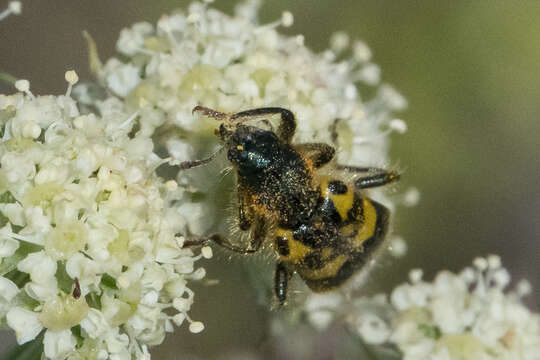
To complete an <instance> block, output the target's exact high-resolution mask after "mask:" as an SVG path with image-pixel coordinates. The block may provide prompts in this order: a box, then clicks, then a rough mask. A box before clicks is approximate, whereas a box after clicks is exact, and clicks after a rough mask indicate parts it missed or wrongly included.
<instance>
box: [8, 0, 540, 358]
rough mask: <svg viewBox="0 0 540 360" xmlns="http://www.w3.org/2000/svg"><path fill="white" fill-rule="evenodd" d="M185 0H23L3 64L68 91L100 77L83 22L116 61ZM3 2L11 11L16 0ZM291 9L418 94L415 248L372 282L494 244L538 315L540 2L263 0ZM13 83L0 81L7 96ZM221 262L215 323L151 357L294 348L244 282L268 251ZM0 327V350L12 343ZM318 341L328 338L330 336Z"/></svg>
mask: <svg viewBox="0 0 540 360" xmlns="http://www.w3.org/2000/svg"><path fill="white" fill-rule="evenodd" d="M188 3H189V2H188V1H170V0H156V1H148V0H131V1H125V0H116V1H102V0H94V1H81V0H51V1H39V2H38V1H35V2H34V1H27V2H24V9H23V14H22V15H21V16H18V17H15V16H12V17H10V18H8V19H7V20H5V21H3V22H1V23H0V71H3V72H8V73H10V74H12V75H14V76H16V77H19V78H27V79H29V80H30V81H31V89H32V91H33V92H34V93H38V94H48V93H54V94H59V93H63V92H65V88H66V84H65V81H64V72H65V71H66V70H67V69H72V68H74V69H76V70H77V72H78V73H79V76H80V77H81V79H90V75H89V72H88V69H87V67H88V66H87V58H86V44H85V42H84V41H83V38H82V35H81V32H82V30H88V31H89V32H90V33H91V34H92V35H93V37H94V38H95V40H96V42H97V44H98V47H99V51H100V55H101V57H102V59H106V58H108V57H110V56H112V55H113V54H114V46H115V41H116V39H117V37H118V33H119V31H120V30H121V29H122V28H123V27H126V26H129V25H130V24H132V23H134V22H137V21H141V20H147V21H150V22H155V21H156V20H157V19H158V18H159V16H160V15H161V14H163V13H166V12H169V11H170V10H172V9H175V8H178V7H185V6H186V5H187V4H188ZM235 3H236V1H231V0H218V1H217V2H216V3H215V7H217V8H219V9H223V10H225V11H228V12H231V9H232V8H233V6H234V4H235ZM0 4H1V6H0V8H5V7H6V6H7V1H2V2H0ZM283 10H290V11H291V12H293V14H294V15H295V23H294V25H293V27H292V28H290V29H287V31H286V32H287V33H290V34H298V33H301V34H304V35H305V38H306V44H307V45H308V46H310V47H312V48H313V49H314V50H317V51H319V50H323V49H325V48H326V47H327V44H328V40H329V37H330V35H331V34H332V33H333V32H335V31H338V30H344V31H346V32H348V33H349V34H350V35H351V37H352V38H359V39H363V40H364V41H365V42H366V43H367V44H368V45H369V46H370V48H371V49H372V51H373V53H374V61H375V63H377V64H378V65H380V66H381V68H382V71H383V80H384V81H385V82H389V83H391V84H393V85H394V86H395V87H396V88H397V89H398V90H400V91H401V92H402V93H403V94H404V95H405V96H406V97H407V99H408V101H409V109H408V110H407V111H406V112H404V113H401V114H398V115H399V116H400V117H401V118H403V119H405V120H406V121H407V124H408V126H409V131H408V132H407V133H406V134H405V135H401V136H400V135H392V137H393V139H392V151H391V154H392V156H391V158H392V161H393V162H395V163H397V164H398V165H399V167H400V168H402V169H403V170H405V171H404V176H403V181H402V182H401V185H400V189H402V190H405V189H407V188H408V187H409V186H416V187H418V188H419V189H420V191H421V194H422V196H421V201H420V203H419V205H418V206H416V207H414V208H410V209H404V208H400V209H399V212H398V215H397V218H396V219H395V227H394V228H395V232H396V233H398V234H400V235H402V236H403V237H404V238H405V239H406V240H407V242H408V246H409V252H408V254H407V256H406V257H405V258H403V259H399V260H393V261H388V260H387V261H385V264H384V266H383V267H382V268H381V269H380V270H379V271H377V272H376V273H375V274H374V279H373V280H372V281H371V285H372V286H371V288H372V289H376V290H385V291H389V289H391V288H392V287H393V286H394V285H396V284H397V283H399V282H402V281H404V280H405V279H406V276H407V272H408V270H409V269H411V268H415V267H420V268H422V269H424V270H425V272H426V274H427V275H426V277H427V278H431V277H432V276H433V274H434V273H435V272H436V271H437V270H440V269H450V270H454V271H457V270H459V269H461V268H462V267H464V266H466V265H468V264H470V262H471V261H472V259H473V258H474V257H476V256H479V255H486V254H489V253H496V254H500V255H501V256H502V259H503V263H504V264H505V266H506V267H507V268H508V269H509V270H510V272H511V274H512V276H513V278H514V279H521V278H527V279H529V280H530V281H531V282H532V284H533V288H534V289H535V290H534V292H533V294H532V295H531V296H530V297H529V298H528V299H527V301H528V305H529V306H530V307H531V308H532V309H534V310H535V311H538V309H539V305H540V261H538V259H539V258H540V244H539V242H540V196H539V193H540V185H539V184H540V160H538V158H537V156H538V155H540V21H538V19H539V18H540V2H538V1H532V0H530V1H526V0H525V1H523V0H514V1H512V0H505V1H502V0H499V1H497V0H493V1H488V0H475V1H473V0H470V1H462V0H460V1H451V2H450V1H449V2H443V1H394V0H369V1H368V0H342V1H332V0H317V1H307V0H299V1H294V2H291V1H284V0H277V1H266V3H264V5H263V7H262V12H261V20H262V22H269V21H273V20H275V19H278V18H279V17H280V14H281V12H282V11H283ZM11 92H13V89H12V88H11V87H9V86H7V85H5V84H0V93H11ZM216 258H217V260H219V261H218V262H212V264H210V265H209V266H208V267H207V270H208V274H209V277H210V278H218V279H220V281H221V282H220V284H219V285H217V286H214V287H200V288H197V289H196V290H197V297H196V301H195V305H194V308H193V311H192V316H193V317H194V318H195V319H197V320H199V319H200V320H203V321H204V322H205V324H206V327H207V328H206V330H205V332H203V333H202V334H199V335H193V334H190V333H189V332H188V331H187V330H185V329H184V328H182V329H179V330H178V331H177V332H175V335H174V336H169V337H168V338H167V341H166V344H164V345H162V346H161V347H159V348H157V349H155V350H154V351H153V352H152V353H153V355H154V358H157V359H207V358H208V359H214V358H215V359H226V358H230V357H229V355H230V354H235V355H234V358H236V359H244V358H245V359H252V358H284V359H285V358H292V357H290V356H289V355H287V353H286V351H281V350H282V349H280V348H279V347H280V346H282V347H283V348H286V345H283V344H281V345H280V344H268V342H267V340H266V338H267V337H266V334H267V331H268V327H269V319H270V318H272V317H273V316H275V313H272V312H269V311H268V310H267V309H266V308H265V307H261V306H259V305H257V304H256V301H255V294H254V293H253V290H252V288H251V286H250V285H249V283H248V282H247V281H246V280H245V279H246V272H247V271H248V270H249V268H250V265H251V264H254V263H257V262H258V261H259V260H260V259H249V260H246V259H240V258H233V259H231V261H228V256H227V254H225V253H223V252H219V251H218V254H217V257H216ZM246 263H247V266H246ZM302 331H304V330H302ZM336 331H337V334H340V332H339V331H340V330H339V329H338V330H336ZM304 332H305V331H304ZM296 334H298V336H300V334H303V332H301V330H297V333H296ZM1 336H2V337H1V339H2V340H1V341H0V344H1V345H0V357H1V354H2V352H3V351H5V350H4V349H2V347H7V346H8V345H9V344H10V343H12V341H13V338H12V337H11V336H9V335H7V334H5V333H4V334H2V335H1ZM293 340H295V339H294V338H291V341H293ZM317 341H319V345H318V346H319V347H321V341H323V340H321V339H319V340H317ZM323 343H324V342H323ZM322 347H324V346H322ZM314 350H317V351H316V352H317V354H318V356H317V357H314V356H312V355H309V356H307V357H305V358H319V359H329V358H346V356H345V357H344V355H343V354H341V355H336V352H335V351H334V352H332V351H330V352H325V351H319V349H318V348H314ZM239 351H240V352H241V353H243V354H244V355H243V357H242V356H238V355H237V354H238V352H239ZM228 354H229V355H228ZM298 358H301V356H298Z"/></svg>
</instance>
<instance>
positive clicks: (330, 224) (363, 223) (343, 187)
mask: <svg viewBox="0 0 540 360" xmlns="http://www.w3.org/2000/svg"><path fill="white" fill-rule="evenodd" d="M320 184H321V185H320V193H321V199H320V201H319V206H318V209H317V214H318V215H317V216H314V222H312V223H311V224H305V225H303V226H300V227H299V228H298V229H294V230H290V229H282V228H278V229H276V230H275V234H274V235H275V249H276V251H277V252H278V254H279V256H280V260H281V261H283V262H285V263H289V264H291V265H293V266H294V267H295V268H296V270H297V272H298V274H299V275H300V276H301V277H302V279H304V281H305V282H306V284H307V285H308V286H309V287H310V288H311V289H312V290H313V291H326V290H330V289H332V288H334V287H337V286H339V285H341V284H342V283H343V282H345V281H346V280H347V279H349V278H350V277H351V276H352V275H353V274H354V273H355V272H356V271H357V270H358V269H360V268H361V267H362V266H363V265H364V264H365V263H366V262H367V260H368V258H369V256H370V255H371V254H372V253H373V250H374V249H375V248H376V247H377V245H378V244H379V243H380V242H381V241H382V239H383V238H384V235H385V234H386V231H387V227H388V216H389V212H388V210H387V209H386V208H385V207H384V206H383V205H381V204H379V203H377V202H375V201H373V200H371V199H369V198H367V197H363V196H362V195H361V194H360V193H359V192H358V191H354V187H353V186H352V185H347V184H345V183H344V182H342V181H341V180H336V179H332V178H330V177H323V178H321V180H320Z"/></svg>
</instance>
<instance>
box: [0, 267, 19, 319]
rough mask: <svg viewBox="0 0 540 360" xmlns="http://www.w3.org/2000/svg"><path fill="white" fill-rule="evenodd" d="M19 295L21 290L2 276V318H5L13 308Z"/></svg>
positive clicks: (0, 297) (0, 312)
mask: <svg viewBox="0 0 540 360" xmlns="http://www.w3.org/2000/svg"><path fill="white" fill-rule="evenodd" d="M18 293H19V288H18V287H17V285H16V284H15V283H14V282H13V281H11V280H9V279H7V278H5V277H3V276H0V318H3V317H4V316H5V315H6V313H7V312H8V311H9V309H10V308H11V307H12V306H13V304H12V300H13V299H14V298H15V296H17V294H18Z"/></svg>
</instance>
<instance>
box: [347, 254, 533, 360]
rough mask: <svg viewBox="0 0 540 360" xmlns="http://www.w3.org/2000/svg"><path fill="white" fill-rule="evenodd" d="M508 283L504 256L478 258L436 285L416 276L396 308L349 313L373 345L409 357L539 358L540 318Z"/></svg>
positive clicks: (400, 290) (394, 299)
mask: <svg viewBox="0 0 540 360" xmlns="http://www.w3.org/2000/svg"><path fill="white" fill-rule="evenodd" d="M508 280H509V275H508V273H507V271H506V270H505V269H504V268H502V266H501V260H500V258H499V257H498V256H494V255H490V256H488V257H487V258H484V257H479V258H476V259H475V260H474V268H467V269H466V270H465V271H463V272H462V273H461V274H454V273H451V272H449V271H441V272H440V273H439V274H437V276H436V277H435V279H434V281H433V282H426V281H424V280H422V274H421V271H418V270H414V271H412V272H411V274H410V282H409V283H405V284H402V285H400V286H398V287H397V288H395V289H394V291H393V292H392V295H391V297H390V299H391V301H390V303H389V302H388V301H386V300H385V299H384V297H379V298H378V299H372V300H369V299H363V300H361V301H360V300H357V301H355V302H353V304H352V307H349V306H345V307H344V310H343V311H344V312H346V314H347V319H348V322H349V323H350V325H351V328H352V329H353V330H354V331H356V332H357V333H358V334H359V335H361V336H362V338H363V340H364V341H365V342H366V343H368V344H373V345H381V344H382V345H384V344H387V345H388V344H391V345H393V346H397V348H398V349H399V350H400V352H401V353H402V356H403V359H436V360H439V359H441V360H442V359H489V360H499V359H500V360H506V359H537V358H538V354H540V315H539V314H537V313H532V312H531V311H529V310H528V309H527V308H526V307H525V306H524V305H523V303H522V302H521V296H522V295H520V290H519V287H518V289H516V290H515V291H507V290H506V286H507V285H508V282H509V281H508ZM381 299H382V301H381ZM375 304H377V305H375ZM366 309H369V310H368V312H366Z"/></svg>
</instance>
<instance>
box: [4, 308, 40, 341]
mask: <svg viewBox="0 0 540 360" xmlns="http://www.w3.org/2000/svg"><path fill="white" fill-rule="evenodd" d="M6 319H7V324H8V326H9V327H10V328H12V329H13V330H15V336H16V337H17V343H19V345H21V344H24V343H26V342H28V341H30V340H33V339H34V338H35V337H36V336H37V335H38V334H39V333H40V332H41V329H43V326H42V325H41V323H40V322H39V320H38V314H37V313H35V312H33V311H30V310H26V309H23V308H21V307H14V308H12V309H11V310H9V311H8V313H7V314H6Z"/></svg>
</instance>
